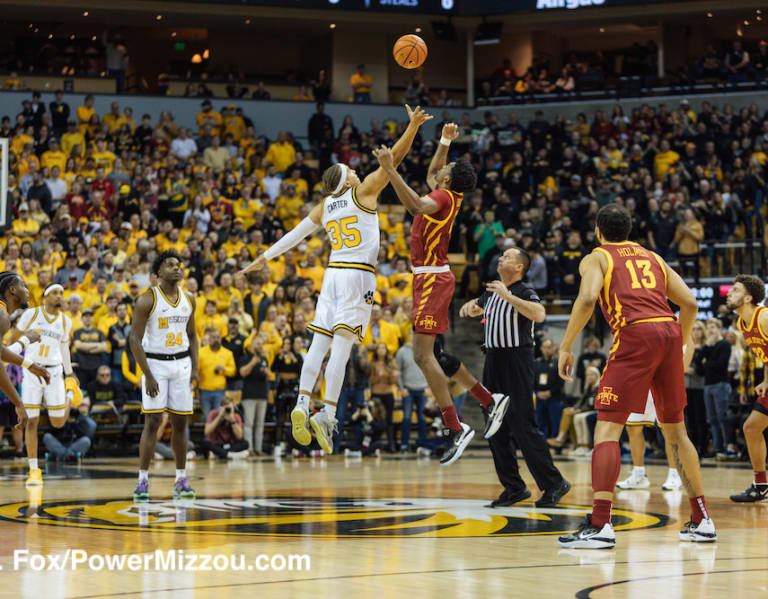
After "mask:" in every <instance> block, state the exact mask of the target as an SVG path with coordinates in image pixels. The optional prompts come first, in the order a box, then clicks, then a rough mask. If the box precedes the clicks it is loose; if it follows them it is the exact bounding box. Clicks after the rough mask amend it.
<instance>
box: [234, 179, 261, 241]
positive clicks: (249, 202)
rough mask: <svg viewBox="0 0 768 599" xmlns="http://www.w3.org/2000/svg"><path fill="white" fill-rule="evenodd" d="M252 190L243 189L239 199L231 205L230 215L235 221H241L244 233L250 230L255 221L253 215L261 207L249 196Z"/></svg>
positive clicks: (257, 201)
mask: <svg viewBox="0 0 768 599" xmlns="http://www.w3.org/2000/svg"><path fill="white" fill-rule="evenodd" d="M252 190H253V188H252V187H250V186H246V187H243V189H242V190H241V192H240V193H241V195H240V197H239V198H238V199H237V201H235V203H234V204H232V215H233V216H234V217H235V221H237V219H240V220H242V221H243V228H244V229H245V230H246V231H247V230H248V229H250V228H251V225H253V223H254V221H255V218H254V216H253V215H254V214H255V213H256V212H258V211H259V210H261V209H262V207H263V206H262V204H261V202H260V201H259V200H256V199H254V198H253V197H252V196H251V194H252Z"/></svg>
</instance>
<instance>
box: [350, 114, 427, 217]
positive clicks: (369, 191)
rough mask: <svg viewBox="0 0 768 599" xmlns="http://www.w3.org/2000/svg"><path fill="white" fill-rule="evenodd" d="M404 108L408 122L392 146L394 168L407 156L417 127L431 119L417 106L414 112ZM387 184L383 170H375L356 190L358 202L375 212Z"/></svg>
mask: <svg viewBox="0 0 768 599" xmlns="http://www.w3.org/2000/svg"><path fill="white" fill-rule="evenodd" d="M405 108H406V110H407V111H408V118H409V119H410V122H409V123H408V128H407V129H406V130H405V132H404V133H403V135H402V136H401V137H400V139H398V140H397V142H395V145H394V146H392V161H393V163H394V165H395V168H397V166H398V165H399V164H400V163H401V162H402V161H403V159H404V158H405V157H406V156H407V155H408V152H409V151H410V149H411V146H412V145H413V140H414V139H415V137H416V133H417V132H418V131H419V127H421V125H422V124H424V123H426V122H427V121H428V120H429V119H431V118H432V116H431V115H429V114H427V113H426V112H424V111H423V110H422V109H421V107H420V106H417V107H416V110H411V107H410V106H408V104H406V105H405ZM387 183H389V175H387V173H386V172H385V171H384V169H383V168H377V169H376V170H375V171H373V172H372V173H371V174H370V175H368V176H367V177H366V178H365V180H364V181H363V182H362V183H361V184H360V186H359V187H358V188H357V197H358V201H359V202H360V203H361V204H362V205H363V206H365V207H366V208H370V209H371V210H375V208H376V200H377V198H378V197H379V194H380V193H381V191H382V190H383V189H384V188H385V187H386V186H387Z"/></svg>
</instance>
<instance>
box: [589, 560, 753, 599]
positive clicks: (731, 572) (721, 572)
mask: <svg viewBox="0 0 768 599" xmlns="http://www.w3.org/2000/svg"><path fill="white" fill-rule="evenodd" d="M728 559H739V558H728ZM743 559H749V558H743ZM669 563H675V562H669ZM737 572H768V569H766V568H754V569H750V570H712V571H710V572H686V573H684V574H666V575H664V576H645V577H643V578H628V579H626V580H615V581H614V582H606V583H604V584H598V585H596V586H593V587H588V588H586V589H581V590H580V591H579V592H578V593H576V595H575V597H576V599H590V598H591V597H592V591H597V590H600V589H604V588H606V587H612V586H616V585H619V584H627V583H630V582H641V581H644V580H663V579H665V578H682V577H683V576H709V575H710V574H736V573H737Z"/></svg>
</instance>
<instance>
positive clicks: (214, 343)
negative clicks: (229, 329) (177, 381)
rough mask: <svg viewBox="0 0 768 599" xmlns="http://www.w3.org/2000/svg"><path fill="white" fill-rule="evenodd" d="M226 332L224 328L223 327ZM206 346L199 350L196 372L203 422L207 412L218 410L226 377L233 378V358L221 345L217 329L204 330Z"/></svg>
mask: <svg viewBox="0 0 768 599" xmlns="http://www.w3.org/2000/svg"><path fill="white" fill-rule="evenodd" d="M225 330H226V326H225ZM205 335H206V337H207V340H208V344H207V345H204V346H203V347H201V348H200V354H199V356H198V365H199V366H198V371H199V374H200V382H199V385H200V410H201V411H202V412H203V422H205V420H206V419H207V418H208V412H210V411H211V410H218V409H219V407H220V406H221V400H222V399H224V394H225V392H226V387H227V377H233V376H235V357H234V356H233V355H232V352H231V351H229V350H228V349H227V348H226V347H224V346H222V345H221V337H222V335H221V333H220V331H219V330H218V329H216V328H213V327H209V328H207V329H205Z"/></svg>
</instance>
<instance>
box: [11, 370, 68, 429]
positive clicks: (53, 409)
mask: <svg viewBox="0 0 768 599" xmlns="http://www.w3.org/2000/svg"><path fill="white" fill-rule="evenodd" d="M46 368H47V369H48V372H50V373H51V382H50V383H49V384H47V385H46V384H45V383H42V382H40V379H38V378H37V377H36V376H35V375H34V374H32V373H31V372H29V370H25V371H24V378H22V379H21V401H22V403H23V404H24V408H25V409H26V410H27V416H28V417H29V418H37V417H38V416H39V415H40V410H41V409H42V408H43V406H45V407H46V409H47V410H48V416H53V417H54V418H61V417H62V416H65V415H66V403H67V400H66V395H65V394H64V371H63V369H62V366H61V364H58V365H56V366H47V367H46Z"/></svg>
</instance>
